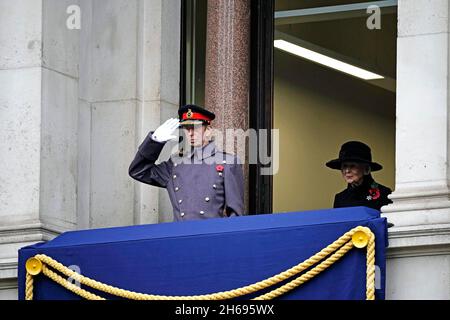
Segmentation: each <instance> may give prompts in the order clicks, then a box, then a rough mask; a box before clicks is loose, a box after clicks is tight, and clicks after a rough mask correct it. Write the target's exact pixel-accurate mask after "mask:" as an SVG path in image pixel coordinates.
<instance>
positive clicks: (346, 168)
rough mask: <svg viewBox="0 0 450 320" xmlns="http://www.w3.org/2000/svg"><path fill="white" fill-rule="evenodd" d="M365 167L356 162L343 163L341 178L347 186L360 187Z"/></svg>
mask: <svg viewBox="0 0 450 320" xmlns="http://www.w3.org/2000/svg"><path fill="white" fill-rule="evenodd" d="M364 171H365V165H363V164H361V163H357V162H343V163H342V165H341V172H342V177H343V178H344V180H345V182H347V183H349V184H355V185H360V184H361V183H362V182H363V179H364Z"/></svg>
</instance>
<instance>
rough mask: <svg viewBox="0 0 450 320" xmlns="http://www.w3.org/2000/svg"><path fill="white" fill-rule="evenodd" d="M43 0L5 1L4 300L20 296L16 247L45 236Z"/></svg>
mask: <svg viewBox="0 0 450 320" xmlns="http://www.w3.org/2000/svg"><path fill="white" fill-rule="evenodd" d="M41 48H42V1H39V0H37V1H36V0H20V1H14V2H11V1H8V0H0V83H1V89H0V137H1V139H0V157H1V163H2V165H1V166H0V299H14V298H16V297H17V289H16V288H17V286H16V277H17V249H18V248H20V247H21V246H24V245H27V244H30V243H32V242H37V241H40V240H42V233H41V225H40V223H39V222H40V220H39V195H40V193H39V190H40V188H39V186H40V162H41V112H42V101H41V87H42V67H41V66H42V49H41Z"/></svg>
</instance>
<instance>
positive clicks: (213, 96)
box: [205, 0, 250, 211]
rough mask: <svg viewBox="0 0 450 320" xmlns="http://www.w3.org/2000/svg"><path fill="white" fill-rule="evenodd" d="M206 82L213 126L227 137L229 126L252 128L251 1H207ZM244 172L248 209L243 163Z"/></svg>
mask: <svg viewBox="0 0 450 320" xmlns="http://www.w3.org/2000/svg"><path fill="white" fill-rule="evenodd" d="M205 82H206V85H205V107H206V108H207V109H209V110H211V111H213V112H214V113H215V114H216V120H215V121H214V128H215V129H217V130H219V131H221V132H222V133H223V136H224V137H225V133H226V132H225V131H226V130H227V129H242V130H243V131H246V130H247V129H248V128H249V88H250V1H248V0H209V1H208V18H207V45H206V81H205ZM228 143H229V142H227V144H228ZM220 144H221V143H220V142H219V148H221V149H224V151H228V152H233V151H234V152H235V153H236V149H235V148H234V147H233V146H231V150H230V149H229V148H225V145H223V146H221V145H220ZM225 149H226V150H225ZM240 157H241V160H242V161H245V163H247V161H246V159H242V158H243V157H247V156H246V155H242V154H241V155H240ZM244 176H245V177H246V184H245V185H246V188H245V190H246V191H245V199H246V201H245V203H246V209H247V211H248V200H247V199H248V187H247V185H248V165H245V166H244Z"/></svg>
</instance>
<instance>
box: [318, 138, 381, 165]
mask: <svg viewBox="0 0 450 320" xmlns="http://www.w3.org/2000/svg"><path fill="white" fill-rule="evenodd" d="M343 162H358V163H365V164H368V165H370V169H371V171H378V170H381V169H383V166H382V165H381V164H379V163H376V162H372V153H371V150H370V147H369V146H368V145H367V144H365V143H362V142H360V141H348V142H346V143H344V144H343V145H342V146H341V150H340V151H339V158H338V159H334V160H331V161H328V162H327V163H326V166H327V167H328V168H331V169H337V170H341V165H342V163H343Z"/></svg>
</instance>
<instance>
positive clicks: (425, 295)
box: [382, 0, 450, 299]
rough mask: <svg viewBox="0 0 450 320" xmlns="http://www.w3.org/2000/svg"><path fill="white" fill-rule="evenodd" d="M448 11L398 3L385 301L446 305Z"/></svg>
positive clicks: (449, 253) (449, 284)
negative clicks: (441, 301)
mask: <svg viewBox="0 0 450 320" xmlns="http://www.w3.org/2000/svg"><path fill="white" fill-rule="evenodd" d="M448 12H449V3H448V1H446V0H437V1H432V2H430V1H427V0H399V2H398V22H399V25H398V42H397V43H398V57H397V128H396V132H397V136H396V186H395V191H394V192H393V194H392V195H391V196H390V198H391V199H392V200H393V201H394V203H393V204H392V205H389V206H386V207H383V208H382V211H383V212H384V216H386V217H387V218H388V220H389V221H390V222H392V223H394V224H395V227H394V228H392V229H389V231H390V232H389V241H390V249H389V251H388V256H389V260H388V270H387V298H392V299H450V200H449V197H450V190H449V179H450V167H449V166H450V161H449V160H450V153H449V149H448V146H449V142H450V140H449V138H450V125H449V120H450V118H449V100H448V97H449V93H450V92H449V88H450V87H449V85H450V82H449V70H450V69H449V62H450V61H449V54H450V52H449V50H450V48H449V27H448V26H449V17H448Z"/></svg>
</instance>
